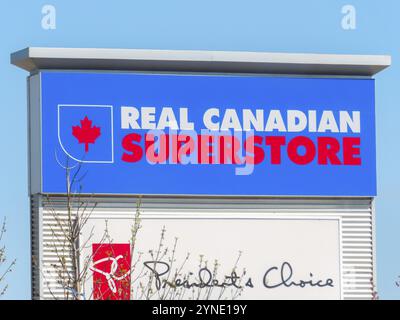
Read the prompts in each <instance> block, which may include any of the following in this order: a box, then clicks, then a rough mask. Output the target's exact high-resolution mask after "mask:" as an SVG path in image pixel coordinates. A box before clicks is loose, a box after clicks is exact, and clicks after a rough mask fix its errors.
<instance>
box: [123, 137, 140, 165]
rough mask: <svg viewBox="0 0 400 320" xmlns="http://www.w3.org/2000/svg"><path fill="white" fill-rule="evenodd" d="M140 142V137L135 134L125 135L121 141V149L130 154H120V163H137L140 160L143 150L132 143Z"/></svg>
mask: <svg viewBox="0 0 400 320" xmlns="http://www.w3.org/2000/svg"><path fill="white" fill-rule="evenodd" d="M141 140H142V136H141V135H140V134H137V133H131V134H127V135H126V136H125V137H124V138H123V139H122V147H123V148H124V149H125V150H126V151H130V152H131V153H126V152H124V153H123V154H122V161H125V162H138V161H139V160H140V159H142V156H143V149H142V147H141V146H140V145H138V144H135V143H134V142H140V141H141Z"/></svg>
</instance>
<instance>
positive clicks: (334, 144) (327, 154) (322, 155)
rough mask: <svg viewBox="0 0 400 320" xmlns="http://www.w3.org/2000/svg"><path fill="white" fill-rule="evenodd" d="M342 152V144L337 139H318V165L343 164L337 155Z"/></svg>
mask: <svg viewBox="0 0 400 320" xmlns="http://www.w3.org/2000/svg"><path fill="white" fill-rule="evenodd" d="M339 151H340V143H339V141H338V140H337V139H335V138H331V137H320V138H318V164H323V165H326V164H328V162H330V163H331V164H335V165H338V164H341V162H340V159H339V158H338V156H337V154H338V152H339Z"/></svg>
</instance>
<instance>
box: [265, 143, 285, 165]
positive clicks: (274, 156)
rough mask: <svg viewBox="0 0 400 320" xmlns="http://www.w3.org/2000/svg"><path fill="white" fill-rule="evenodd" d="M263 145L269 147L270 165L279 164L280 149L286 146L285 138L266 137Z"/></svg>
mask: <svg viewBox="0 0 400 320" xmlns="http://www.w3.org/2000/svg"><path fill="white" fill-rule="evenodd" d="M265 144H266V145H267V146H271V164H281V161H282V160H281V147H282V146H284V145H285V144H286V139H285V137H266V138H265Z"/></svg>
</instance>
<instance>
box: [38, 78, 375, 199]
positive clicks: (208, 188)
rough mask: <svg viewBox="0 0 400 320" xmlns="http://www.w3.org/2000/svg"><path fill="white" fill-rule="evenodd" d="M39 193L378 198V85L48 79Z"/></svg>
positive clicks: (307, 80) (301, 81) (256, 80)
mask: <svg viewBox="0 0 400 320" xmlns="http://www.w3.org/2000/svg"><path fill="white" fill-rule="evenodd" d="M40 77H41V82H40V85H41V119H40V121H41V141H40V144H38V145H41V168H42V177H41V188H42V189H41V191H42V192H44V193H65V192H66V187H65V185H66V184H65V167H66V166H69V167H73V168H74V169H73V170H74V171H76V170H80V171H81V172H82V173H84V179H83V180H82V182H81V184H82V188H83V189H82V192H83V193H88V194H91V193H95V194H154V195H157V194H171V195H233V196H245V195H254V196H255V195H264V196H265V195H272V196H279V195H282V196H294V195H296V196H374V195H375V194H376V172H375V124H374V123H375V117H374V80H372V79H333V78H332V79H330V78H300V77H294V78H289V77H265V76H231V75H229V76H228V75H187V74H178V75H175V74H174V75H172V74H144V73H142V74H140V73H113V72H108V73H107V72H85V73H81V72H56V71H54V72H51V71H43V72H41V73H40Z"/></svg>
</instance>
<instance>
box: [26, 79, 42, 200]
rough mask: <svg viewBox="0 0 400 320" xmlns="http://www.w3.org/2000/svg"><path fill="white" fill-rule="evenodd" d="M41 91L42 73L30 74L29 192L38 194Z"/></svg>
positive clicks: (39, 181) (40, 166)
mask: <svg viewBox="0 0 400 320" xmlns="http://www.w3.org/2000/svg"><path fill="white" fill-rule="evenodd" d="M40 91H41V90H40V75H34V76H30V77H29V78H28V92H29V94H28V101H29V103H28V159H29V163H28V172H29V183H28V188H29V193H28V194H37V193H39V192H41V177H42V159H41V156H42V151H41V150H42V149H41V111H40V109H41V106H40V105H41V101H40V99H41V98H40Z"/></svg>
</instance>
